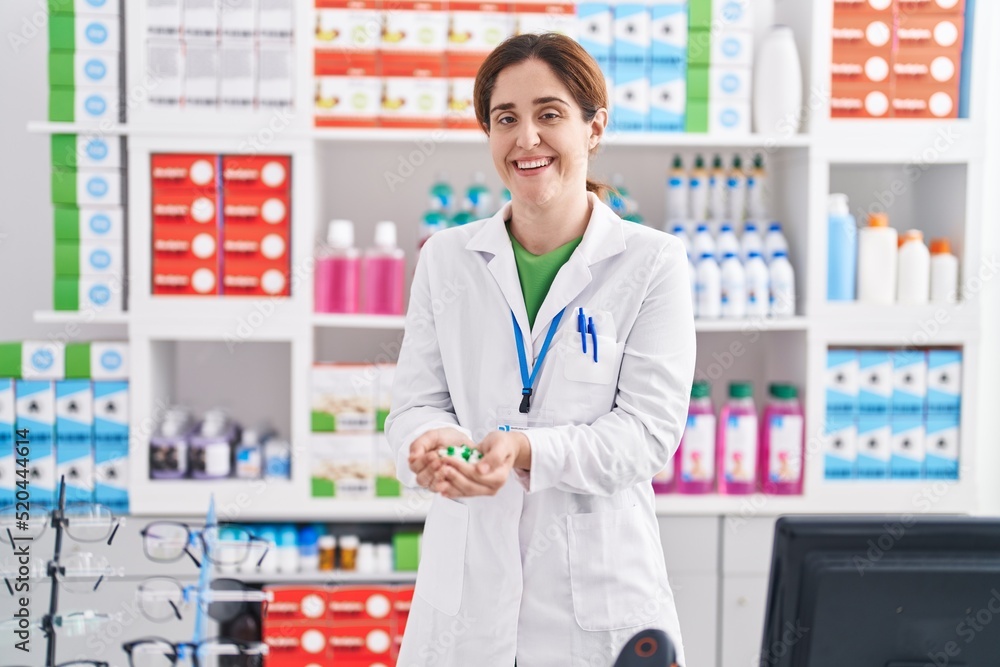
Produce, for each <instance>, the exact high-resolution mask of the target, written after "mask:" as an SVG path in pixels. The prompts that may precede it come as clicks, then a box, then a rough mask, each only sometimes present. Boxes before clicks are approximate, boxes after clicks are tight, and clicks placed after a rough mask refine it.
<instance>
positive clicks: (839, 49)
mask: <svg viewBox="0 0 1000 667" xmlns="http://www.w3.org/2000/svg"><path fill="white" fill-rule="evenodd" d="M890 60H891V56H887V54H886V50H885V49H873V48H870V47H864V46H843V45H840V44H835V45H834V47H833V58H832V59H831V62H830V76H831V78H832V79H833V80H834V81H858V82H864V83H882V82H888V81H889V75H890V73H891V71H892V69H891V67H890Z"/></svg>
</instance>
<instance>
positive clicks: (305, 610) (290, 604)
mask: <svg viewBox="0 0 1000 667" xmlns="http://www.w3.org/2000/svg"><path fill="white" fill-rule="evenodd" d="M264 590H265V591H266V592H268V593H271V595H272V596H273V599H272V600H271V601H270V602H269V603H268V604H267V608H266V609H267V613H266V615H265V616H264V625H265V629H266V626H267V624H268V623H284V622H287V621H293V622H300V621H308V622H313V621H317V620H323V621H325V620H326V602H327V600H326V596H327V589H326V588H323V587H320V586H265V587H264Z"/></svg>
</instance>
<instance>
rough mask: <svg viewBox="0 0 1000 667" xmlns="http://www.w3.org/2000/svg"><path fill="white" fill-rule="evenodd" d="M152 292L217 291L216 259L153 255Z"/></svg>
mask: <svg viewBox="0 0 1000 667" xmlns="http://www.w3.org/2000/svg"><path fill="white" fill-rule="evenodd" d="M152 269H153V286H152V287H153V294H155V295H158V296H165V295H173V296H206V295H209V294H218V293H219V264H218V261H217V260H214V259H213V260H211V261H206V260H198V259H171V258H167V257H153V267H152Z"/></svg>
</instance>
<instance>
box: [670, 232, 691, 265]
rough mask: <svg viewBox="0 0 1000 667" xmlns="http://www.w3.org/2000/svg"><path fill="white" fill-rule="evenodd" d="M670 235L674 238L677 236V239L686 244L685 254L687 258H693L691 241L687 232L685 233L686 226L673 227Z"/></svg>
mask: <svg viewBox="0 0 1000 667" xmlns="http://www.w3.org/2000/svg"><path fill="white" fill-rule="evenodd" d="M670 233H671V234H673V235H674V236H676V237H677V238H679V239H680V240H681V243H683V244H684V252H686V253H687V256H688V257H689V258H690V257H691V239H690V238H688V235H687V232H686V231H684V225H673V226H672V227H671V228H670Z"/></svg>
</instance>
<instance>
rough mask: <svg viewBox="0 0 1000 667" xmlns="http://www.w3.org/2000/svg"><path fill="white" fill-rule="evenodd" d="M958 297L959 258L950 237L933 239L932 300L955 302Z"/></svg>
mask: <svg viewBox="0 0 1000 667" xmlns="http://www.w3.org/2000/svg"><path fill="white" fill-rule="evenodd" d="M957 299H958V258H957V257H955V256H954V255H953V254H951V244H950V243H948V239H931V301H933V302H934V303H955V301H956V300H957Z"/></svg>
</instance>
